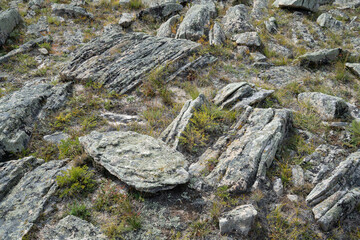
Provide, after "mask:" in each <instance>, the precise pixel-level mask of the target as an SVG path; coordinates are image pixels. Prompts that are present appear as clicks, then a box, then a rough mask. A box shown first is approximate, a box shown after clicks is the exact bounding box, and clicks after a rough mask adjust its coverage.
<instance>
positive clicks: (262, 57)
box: [250, 52, 267, 62]
mask: <svg viewBox="0 0 360 240" xmlns="http://www.w3.org/2000/svg"><path fill="white" fill-rule="evenodd" d="M250 57H251V58H252V60H253V61H254V62H266V60H267V58H266V57H265V55H264V54H261V53H259V52H253V53H250Z"/></svg>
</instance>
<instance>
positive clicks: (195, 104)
mask: <svg viewBox="0 0 360 240" xmlns="http://www.w3.org/2000/svg"><path fill="white" fill-rule="evenodd" d="M206 105H208V101H207V100H206V98H205V96H204V95H203V94H200V95H199V96H198V97H197V98H196V99H195V100H193V101H191V100H189V101H187V102H186V103H185V104H184V106H183V108H182V109H181V111H180V113H179V115H178V116H177V117H176V118H175V119H174V121H173V122H172V123H171V124H170V125H169V126H168V127H167V128H166V129H165V130H164V131H163V132H162V133H161V135H160V139H162V140H163V141H164V142H165V143H166V144H168V145H169V146H170V147H171V148H173V149H179V146H180V142H179V137H181V136H182V134H183V132H184V131H185V129H186V126H188V124H189V123H190V119H191V118H192V117H193V115H194V112H195V111H196V110H199V109H201V107H203V106H206Z"/></svg>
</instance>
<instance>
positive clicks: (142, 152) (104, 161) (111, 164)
mask: <svg viewBox="0 0 360 240" xmlns="http://www.w3.org/2000/svg"><path fill="white" fill-rule="evenodd" d="M79 140H80V142H81V144H82V145H83V146H84V148H85V151H86V152H87V153H88V154H89V155H90V156H91V157H93V158H94V160H95V162H96V163H98V164H100V165H101V166H103V167H104V168H105V169H106V170H108V171H109V172H110V173H111V174H113V175H114V176H116V177H118V178H119V179H120V180H121V181H123V182H125V183H126V184H128V185H130V186H132V187H134V188H136V189H137V190H139V191H144V192H151V193H154V192H158V191H161V190H167V189H172V188H174V187H175V186H176V185H178V184H184V183H186V182H187V181H188V180H189V174H188V172H187V171H186V170H185V169H184V168H185V167H187V161H186V160H185V158H184V156H183V155H182V154H181V153H179V152H177V151H176V150H173V149H170V148H169V147H168V146H167V145H166V144H165V143H164V142H162V141H161V140H157V139H154V138H152V137H150V136H147V135H141V134H138V133H135V132H106V133H99V132H96V131H94V132H92V133H91V134H89V135H87V136H84V137H81V138H79Z"/></svg>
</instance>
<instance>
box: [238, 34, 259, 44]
mask: <svg viewBox="0 0 360 240" xmlns="http://www.w3.org/2000/svg"><path fill="white" fill-rule="evenodd" d="M233 40H234V41H235V42H236V44H237V45H245V46H248V47H260V46H261V39H260V37H259V34H258V33H257V32H246V33H240V34H237V35H235V36H233Z"/></svg>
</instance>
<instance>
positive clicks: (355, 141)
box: [349, 120, 360, 147]
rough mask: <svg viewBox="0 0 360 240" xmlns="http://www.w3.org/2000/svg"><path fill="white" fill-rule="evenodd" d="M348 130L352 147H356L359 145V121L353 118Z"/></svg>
mask: <svg viewBox="0 0 360 240" xmlns="http://www.w3.org/2000/svg"><path fill="white" fill-rule="evenodd" d="M349 131H350V134H351V144H352V145H353V146H354V147H358V146H359V145H360V122H359V121H356V120H353V121H352V122H351V126H350V128H349Z"/></svg>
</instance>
